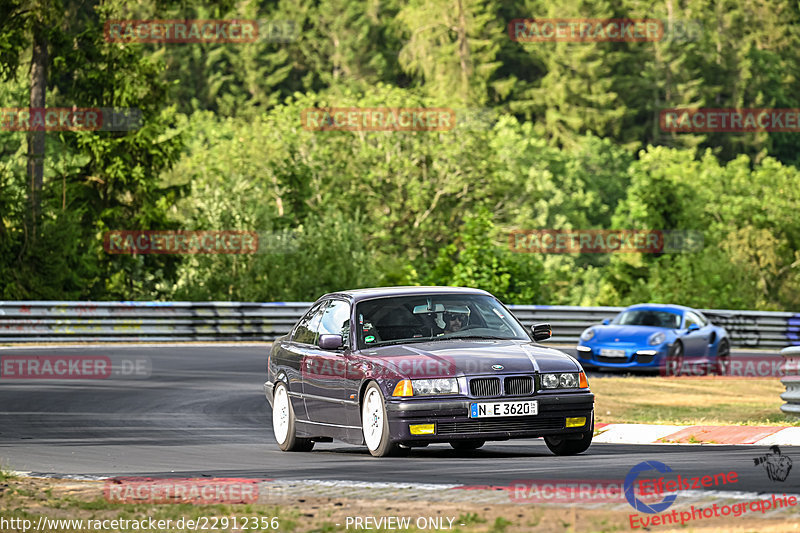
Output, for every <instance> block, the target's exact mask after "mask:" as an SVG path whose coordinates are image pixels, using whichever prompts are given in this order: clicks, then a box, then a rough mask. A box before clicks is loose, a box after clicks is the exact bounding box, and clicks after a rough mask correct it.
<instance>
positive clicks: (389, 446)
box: [361, 382, 400, 457]
mask: <svg viewBox="0 0 800 533" xmlns="http://www.w3.org/2000/svg"><path fill="white" fill-rule="evenodd" d="M361 433H362V434H363V436H364V444H366V445H367V449H368V450H369V453H371V454H372V455H373V456H375V457H389V456H391V455H397V454H398V453H399V451H400V445H399V444H398V443H396V442H392V440H391V439H390V437H389V418H388V416H386V401H385V400H384V398H383V393H382V392H381V388H380V387H378V384H377V383H375V382H372V383H370V384H369V385H368V386H367V390H366V391H364V399H363V401H362V403H361Z"/></svg>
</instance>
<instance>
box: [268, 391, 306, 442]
mask: <svg viewBox="0 0 800 533" xmlns="http://www.w3.org/2000/svg"><path fill="white" fill-rule="evenodd" d="M272 431H273V433H275V440H277V441H278V447H279V448H280V449H281V450H283V451H285V452H308V451H311V449H312V448H313V447H314V441H312V440H311V439H301V438H299V437H298V436H297V431H296V428H295V416H294V409H293V408H292V402H291V401H290V400H289V392H288V391H287V390H286V385H285V384H284V383H282V382H280V381H279V382H278V383H277V384H276V385H275V397H274V399H273V400H272Z"/></svg>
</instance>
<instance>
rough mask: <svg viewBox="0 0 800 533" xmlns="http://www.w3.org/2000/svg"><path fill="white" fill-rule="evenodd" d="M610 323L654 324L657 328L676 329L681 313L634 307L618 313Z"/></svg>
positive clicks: (630, 324) (622, 324) (679, 322)
mask: <svg viewBox="0 0 800 533" xmlns="http://www.w3.org/2000/svg"><path fill="white" fill-rule="evenodd" d="M611 323H612V324H619V325H620V326H655V327H657V328H669V329H678V328H679V327H680V326H681V315H679V314H677V313H672V312H669V311H654V310H652V309H636V310H631V311H623V312H622V313H620V314H618V315H617V317H616V318H615V319H614V321H613V322H611Z"/></svg>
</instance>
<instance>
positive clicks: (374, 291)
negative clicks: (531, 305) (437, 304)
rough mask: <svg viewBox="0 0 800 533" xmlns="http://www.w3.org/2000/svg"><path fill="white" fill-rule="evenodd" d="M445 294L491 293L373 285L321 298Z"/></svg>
mask: <svg viewBox="0 0 800 533" xmlns="http://www.w3.org/2000/svg"><path fill="white" fill-rule="evenodd" d="M427 294H431V295H443V294H481V295H489V296H491V294H490V293H488V292H486V291H484V290H481V289H471V288H468V287H436V286H430V287H421V286H415V285H411V286H404V287H373V288H369V289H351V290H346V291H337V292H331V293H328V294H325V295H323V296H322V297H320V298H319V299H320V300H321V299H323V298H329V297H333V296H343V297H345V298H347V299H350V300H352V301H353V302H358V301H361V300H370V299H372V298H382V297H389V296H424V295H427Z"/></svg>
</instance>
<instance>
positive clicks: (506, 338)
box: [447, 335, 519, 341]
mask: <svg viewBox="0 0 800 533" xmlns="http://www.w3.org/2000/svg"><path fill="white" fill-rule="evenodd" d="M460 339H486V340H493V341H508V340H514V339H516V337H511V338H508V337H497V336H495V335H465V336H463V337H447V340H460ZM517 340H519V339H517Z"/></svg>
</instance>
